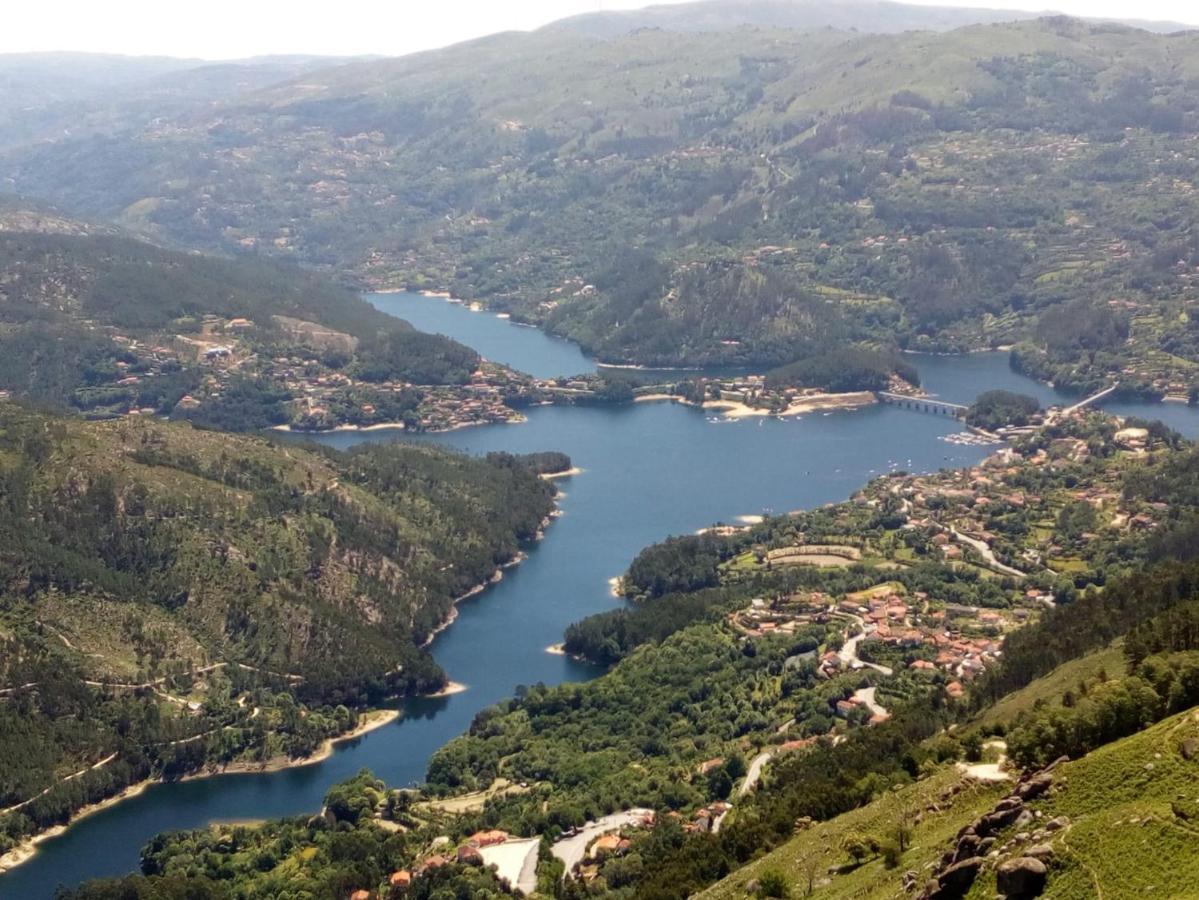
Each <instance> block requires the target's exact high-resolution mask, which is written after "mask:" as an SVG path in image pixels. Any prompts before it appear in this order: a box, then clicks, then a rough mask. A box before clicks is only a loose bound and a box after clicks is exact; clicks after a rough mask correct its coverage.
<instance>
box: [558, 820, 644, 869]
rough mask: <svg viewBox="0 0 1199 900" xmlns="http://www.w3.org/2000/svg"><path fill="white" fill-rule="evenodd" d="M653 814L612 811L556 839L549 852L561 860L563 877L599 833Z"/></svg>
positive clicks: (580, 860) (577, 861)
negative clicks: (574, 831) (565, 836)
mask: <svg viewBox="0 0 1199 900" xmlns="http://www.w3.org/2000/svg"><path fill="white" fill-rule="evenodd" d="M651 815H653V811H652V810H648V809H626V810H625V811H624V812H618V813H612V815H610V816H604V817H603V818H602V819H597V820H595V821H594V822H588V823H587V824H586V825H584V826H583V827H582V828H580V829H579V830H578V831H577V832H576V833H575V834H573V835H571V836H570V837H568V838H562V839H561V840H560V841H557V842H556V843H555V844H554V846H553V849H552V850H551V852H552V853H553V854H554V856H555V857H557V858H558V859H560V860H562V862H563V864H564V865H565V866H566V871H565V873H564V874H563V876H562V877H563V878H565V877H566V876H567V875H569V874H570V873H571V872H572V871H574V867H575V866H577V865H578V864H579V863H581V862H582V861H583V857H584V856H585V855H586V853H587V845H588V844H590V843H591V842H592V841H593V840H595V839H596V838H597V837H600V836H601V835H605V834H607V833H608V832H610V831H619V830H620V829H621V828H624V827H626V826H628V825H635V824H639V823H640V822H641V820H642V819H644V818H645V817H646V816H651Z"/></svg>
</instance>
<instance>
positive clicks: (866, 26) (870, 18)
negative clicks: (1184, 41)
mask: <svg viewBox="0 0 1199 900" xmlns="http://www.w3.org/2000/svg"><path fill="white" fill-rule="evenodd" d="M1047 15H1054V13H1053V12H1051V11H1048V10H1047V11H1044V12H1024V11H1021V10H1014V9H982V8H980V9H973V8H967V7H960V6H918V5H914V4H908V3H892V2H889V0H700V2H698V3H680V4H670V5H659V6H648V7H646V8H644V9H636V10H619V11H617V10H610V11H605V12H596V13H584V14H582V15H578V16H571V17H570V18H567V19H562V20H560V21H558V22H554V23H553V24H551V25H548V26H546V27H547V28H548V29H550V30H556V29H568V30H571V31H577V32H579V33H581V34H587V35H591V36H593V37H602V38H611V37H617V36H619V35H622V34H627V33H628V32H630V31H636V30H637V29H639V28H663V29H666V30H667V31H724V30H726V29H729V28H741V27H744V26H753V27H758V28H798V29H811V28H839V29H845V30H854V31H860V32H865V33H870V34H890V33H894V32H900V31H950V30H952V29H954V28H962V27H964V26H966V25H982V24H989V23H992V22H1017V21H1024V20H1026V19H1035V18H1040V17H1043V16H1047ZM1093 21H1120V22H1121V24H1125V25H1130V26H1133V27H1136V28H1143V29H1145V30H1146V31H1157V32H1173V31H1181V30H1183V29H1186V28H1188V27H1194V26H1187V25H1182V24H1180V23H1178V22H1153V21H1145V20H1135V19H1124V20H1112V19H1108V18H1096V19H1093Z"/></svg>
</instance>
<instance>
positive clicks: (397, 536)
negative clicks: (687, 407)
mask: <svg viewBox="0 0 1199 900" xmlns="http://www.w3.org/2000/svg"><path fill="white" fill-rule="evenodd" d="M554 494H555V491H554V489H553V487H552V486H550V485H549V483H548V482H546V481H545V480H543V479H541V478H539V477H538V476H537V474H536V473H535V472H534V470H533V469H532V468H530V467H528V466H526V465H525V464H523V463H522V462H520V461H518V460H516V459H514V458H511V457H504V456H496V457H494V458H490V459H488V460H486V461H481V460H473V459H469V458H467V457H463V456H457V455H453V454H449V453H446V452H444V451H440V450H436V449H433V448H428V447H410V446H400V445H390V446H386V447H383V446H378V447H371V448H366V449H362V450H359V451H355V452H351V453H346V454H339V453H334V452H332V451H328V452H322V451H318V450H316V449H301V448H299V447H297V446H277V445H274V444H271V443H268V442H266V441H263V440H261V439H255V438H247V437H237V436H232V435H225V434H220V433H216V432H207V431H199V430H196V429H193V428H192V427H190V426H188V425H178V424H176V425H168V424H163V423H156V422H151V421H149V420H145V419H128V420H123V421H120V422H105V423H84V422H81V421H79V420H78V419H70V418H62V419H58V418H51V417H47V416H45V415H43V414H39V413H34V412H30V411H27V410H24V409H21V408H19V407H17V406H15V405H14V404H6V403H0V748H3V749H2V750H0V757H3V760H2V764H0V835H2V836H0V854H2V853H4V852H5V851H7V850H9V849H10V848H11V847H12V846H13V844H14V843H15V842H17V841H19V840H20V839H21V838H22V837H24V836H26V835H29V834H33V833H36V832H37V831H40V830H42V829H44V828H46V827H48V826H50V825H54V824H61V823H62V822H65V821H66V820H67V819H68V818H69V817H70V815H71V814H72V813H73V812H74V811H75V810H77V809H78V808H79V807H81V806H83V805H84V804H87V803H90V802H95V801H98V800H102V799H104V798H106V797H109V796H111V795H112V794H114V793H116V792H118V791H120V790H121V789H122V788H124V787H127V786H128V785H130V784H132V783H134V782H137V781H140V780H143V779H145V778H147V777H168V778H170V777H178V776H181V775H184V774H187V773H189V772H194V771H196V770H199V769H201V768H203V767H206V766H211V767H214V768H216V767H221V766H224V765H227V764H229V763H231V762H248V763H255V762H257V763H263V762H266V761H268V760H271V759H273V758H275V757H284V758H287V757H301V756H305V755H307V754H310V753H312V752H314V751H315V750H316V749H317V747H318V746H319V744H320V743H321V741H322V740H323V739H325V738H328V737H330V736H333V735H336V734H339V733H343V732H346V731H347V730H349V729H351V728H353V727H354V725H355V724H356V722H357V714H356V713H355V712H353V711H352V709H353V708H354V707H361V706H363V705H366V704H370V703H378V702H380V701H381V700H383V699H385V698H388V697H392V696H396V695H402V694H406V693H412V692H427V691H431V690H436V689H438V688H440V687H442V686H443V685H444V684H445V675H444V673H442V671H441V670H440V668H439V667H438V666H437V665H436V663H435V662H433V660H432V658H431V657H430V656H429V654H428V653H427V652H426V651H425V650H424V649H422V647H423V644H424V643H425V642H426V641H427V640H428V638H429V637H430V635H431V634H432V633H433V632H434V630H435V629H436V628H438V627H439V626H440V625H442V624H444V622H445V621H446V620H447V618H448V616H449V614H450V612H451V609H452V606H453V603H454V602H455V598H456V597H459V596H461V595H463V594H465V593H467V592H468V591H470V590H471V589H472V588H474V587H475V586H477V585H480V584H483V583H485V582H487V581H488V580H490V579H491V578H493V577H495V575H496V573H497V572H498V571H499V569H500V567H501V566H502V565H504V564H507V563H511V562H513V561H514V560H516V559H517V557H518V554H519V552H520V547H521V544H522V542H523V541H526V540H530V539H532V538H534V537H535V535H536V534H537V533H538V531H539V529H540V528H541V527H543V525H544V524H545V522H546V520H547V517H548V516H549V515H550V513H551V511H552V509H553V497H554ZM347 707H349V708H347Z"/></svg>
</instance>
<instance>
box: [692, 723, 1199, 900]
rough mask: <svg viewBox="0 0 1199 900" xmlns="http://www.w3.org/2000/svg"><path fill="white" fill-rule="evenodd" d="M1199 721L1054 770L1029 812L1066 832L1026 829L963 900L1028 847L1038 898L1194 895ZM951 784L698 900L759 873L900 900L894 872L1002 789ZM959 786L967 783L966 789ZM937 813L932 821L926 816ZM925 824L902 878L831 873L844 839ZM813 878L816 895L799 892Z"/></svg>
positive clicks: (820, 832) (873, 811) (936, 849)
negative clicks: (1033, 856) (1039, 880)
mask: <svg viewBox="0 0 1199 900" xmlns="http://www.w3.org/2000/svg"><path fill="white" fill-rule="evenodd" d="M1197 745H1199V713H1196V712H1195V711H1194V710H1191V711H1188V712H1184V713H1180V714H1179V715H1176V716H1173V717H1171V718H1169V719H1166V720H1165V721H1163V722H1160V723H1158V724H1157V725H1154V726H1153V727H1151V728H1149V729H1146V730H1145V731H1143V732H1141V733H1139V734H1136V735H1134V736H1132V737H1129V738H1125V739H1123V740H1120V741H1117V742H1115V743H1113V744H1109V745H1107V746H1105V747H1102V748H1100V749H1098V750H1095V751H1093V752H1092V753H1090V754H1089V755H1087V756H1086V757H1084V758H1083V759H1080V760H1077V761H1074V762H1070V763H1067V764H1065V765H1063V766H1059V767H1058V768H1056V769H1055V770H1054V772H1053V785H1054V786H1053V789H1052V790H1051V792H1050V793H1049V795H1048V796H1047V797H1045V798H1043V799H1040V800H1036V801H1033V802H1031V803H1030V804H1029V808H1030V810H1031V811H1032V813H1033V815H1034V816H1036V820H1037V822H1039V823H1040V824H1041V825H1042V826H1044V824H1045V823H1048V822H1050V821H1052V820H1056V821H1059V822H1062V823H1064V827H1061V828H1057V829H1054V830H1052V831H1048V832H1046V831H1044V830H1043V829H1038V828H1037V826H1036V825H1035V824H1034V825H1033V826H1031V828H1030V829H1026V830H1031V831H1034V832H1037V833H1039V834H1040V835H1041V838H1040V840H1039V841H1036V842H1031V841H1027V840H1026V841H1019V842H1017V845H1016V847H1014V848H1013V849H1012V850H1009V851H1008V853H1006V854H1002V855H1001V857H1000V860H996V861H988V863H987V864H986V865H985V866H984V867H983V871H982V873H981V874H980V876H979V877H978V879H977V881H976V882H975V883H974V886H973V887H972V888H971V889H970V891H969V893H968V894H967V895H966V896H968V897H971V898H984V897H987V898H989V897H994V896H995V874H994V869H995V867H996V865H997V864H998V863H999V862H1001V861H1002V860H1003V859H1004V858H1006V857H1009V856H1013V855H1016V851H1017V848H1018V847H1019V846H1021V845H1022V846H1023V847H1024V848H1027V847H1029V846H1030V844H1031V845H1035V846H1039V847H1041V848H1048V852H1045V851H1044V850H1041V849H1038V855H1041V854H1043V855H1044V856H1043V858H1046V859H1047V860H1048V861H1049V862H1048V869H1049V872H1048V882H1047V887H1046V889H1045V892H1044V893H1043V894H1042V895H1041V896H1044V897H1047V898H1061V900H1066V898H1071V900H1073V898H1078V900H1083V898H1092V897H1107V898H1112V900H1119V898H1131V897H1143V896H1145V895H1146V894H1154V895H1157V896H1163V897H1179V898H1183V897H1192V896H1195V884H1196V880H1197V879H1199V856H1196V854H1195V853H1194V841H1195V838H1196V835H1197V830H1196V825H1195V816H1194V812H1193V808H1194V806H1195V804H1196V802H1197V798H1196V796H1195V785H1196V781H1197V779H1199V756H1196V749H1195V748H1196V746H1197ZM960 782H961V775H960V774H959V773H957V772H955V771H954V770H948V771H945V772H942V773H940V774H938V775H936V776H934V777H932V778H930V779H928V780H927V781H924V782H921V783H920V784H918V785H914V786H912V787H910V788H906V789H904V790H902V791H898V792H896V793H895V794H894V795H893V796H889V797H886V798H884V799H882V800H880V801H878V802H876V803H873V804H871V805H870V806H867V807H864V808H862V809H860V810H855V811H854V812H852V813H847V814H846V815H844V816H839V817H838V818H836V819H833V820H831V821H829V822H823V823H820V824H819V825H816V826H813V827H812V828H810V829H808V830H806V831H804V832H802V833H801V834H799V835H798V836H797V837H796V838H795V839H794V840H792V841H790V842H789V843H787V844H786V845H784V846H783V847H780V848H779V849H778V850H775V851H773V852H772V853H769V854H767V855H766V856H765V857H763V858H762V859H761V860H759V861H757V862H754V863H752V864H751V865H749V866H747V867H746V868H745V869H742V870H739V871H738V872H737V873H736V874H735V875H733V876H731V877H730V878H728V879H726V880H725V881H723V882H721V883H720V884H718V885H715V886H714V887H712V888H711V889H709V890H707V891H705V892H703V893H702V894H700V895H699V896H700V897H703V898H713V900H715V898H725V897H730V898H731V897H737V898H742V897H745V896H746V890H745V885H746V884H747V883H748V882H749V881H751V880H753V879H755V878H757V879H762V878H763V875H764V874H765V873H768V872H777V873H780V874H781V875H782V876H783V877H784V878H785V879H786V880H787V882H789V883H790V884H792V885H794V887H793V891H794V896H801V897H802V896H814V897H828V898H841V897H855V898H868V897H878V898H883V897H894V896H896V895H897V894H901V893H902V891H903V889H902V887H901V881H902V880H903V871H904V870H908V871H915V872H918V873H919V872H924V871H925V870H926V867H927V866H928V865H930V864H932V863H935V862H936V861H938V859H939V857H940V856H941V854H942V853H943V852H944V851H945V850H946V849H947V848H949V847H951V846H952V844H953V842H954V840H955V838H956V835H957V833H958V831H959V829H961V828H963V827H964V826H966V825H967V824H969V823H970V822H971V821H972V820H974V819H975V818H976V817H977V816H978V815H979V814H980V813H983V812H986V811H988V810H990V809H991V808H993V807H994V805H995V802H996V801H997V800H998V799H999V798H1000V797H1001V796H1003V795H1004V794H1005V793H1006V792H1007V790H1008V789H1010V783H1009V784H1008V785H1007V786H1004V785H1000V786H998V787H996V786H988V785H985V784H984V785H970V786H967V787H966V790H965V791H962V792H961V793H956V794H953V795H951V796H950V797H949V802H948V803H946V802H945V794H946V788H947V787H949V786H950V785H953V784H955V783H960ZM967 784H969V783H968V782H967ZM930 806H935V807H936V809H935V811H931V812H930V811H929V807H930ZM902 809H911V810H920V811H922V812H923V813H924V814H923V816H922V817H921V819H920V822H919V823H918V824H916V825H915V826H914V828H913V831H912V837H911V847H912V849H911V850H910V851H908V855H906V856H905V857H904V860H903V870H899V869H894V868H892V869H888V868H887V867H886V865H885V863H884V861H883V860H882V859H875V860H873V861H870V862H866V863H865V864H864V865H861V866H858V867H852V865H851V866H850V868H851V871H848V872H845V873H837V874H831V875H830V872H829V869H830V867H833V868H838V867H841V866H844V865H846V864H847V863H851V860H850V857H849V855H848V854H847V853H846V851H845V849H844V848H845V847H846V846H847V843H848V842H849V841H850V840H851V839H857V838H859V836H860V835H861V834H863V833H866V834H869V833H871V832H879V831H882V830H884V829H886V828H888V827H890V826H892V824H893V821H894V819H895V816H896V811H897V810H902ZM1016 831H1017V829H1016V828H1014V827H1009V828H1008V829H1005V830H1004V831H1003V832H1001V833H1000V835H999V836H998V844H999V845H1003V844H1005V843H1006V841H1007V840H1008V839H1009V838H1011V837H1012V835H1013V834H1014V833H1015V832H1016ZM813 869H814V871H815V877H814V879H813V882H814V890H813V892H812V893H810V894H809V893H806V886H807V880H808V875H809V872H810V871H812V870H813Z"/></svg>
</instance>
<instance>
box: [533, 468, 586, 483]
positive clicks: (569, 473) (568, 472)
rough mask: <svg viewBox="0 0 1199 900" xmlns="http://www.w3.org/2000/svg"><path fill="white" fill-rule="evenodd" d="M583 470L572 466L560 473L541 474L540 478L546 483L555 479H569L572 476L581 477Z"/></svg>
mask: <svg viewBox="0 0 1199 900" xmlns="http://www.w3.org/2000/svg"><path fill="white" fill-rule="evenodd" d="M582 474H583V470H582V469H580V468H579V467H578V466H572V467H571V468H569V469H563V470H562V471H561V472H542V473H541V477H542V478H544V479H545V480H546V481H553V480H554V479H555V478H570V477H571V476H572V475H582Z"/></svg>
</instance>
